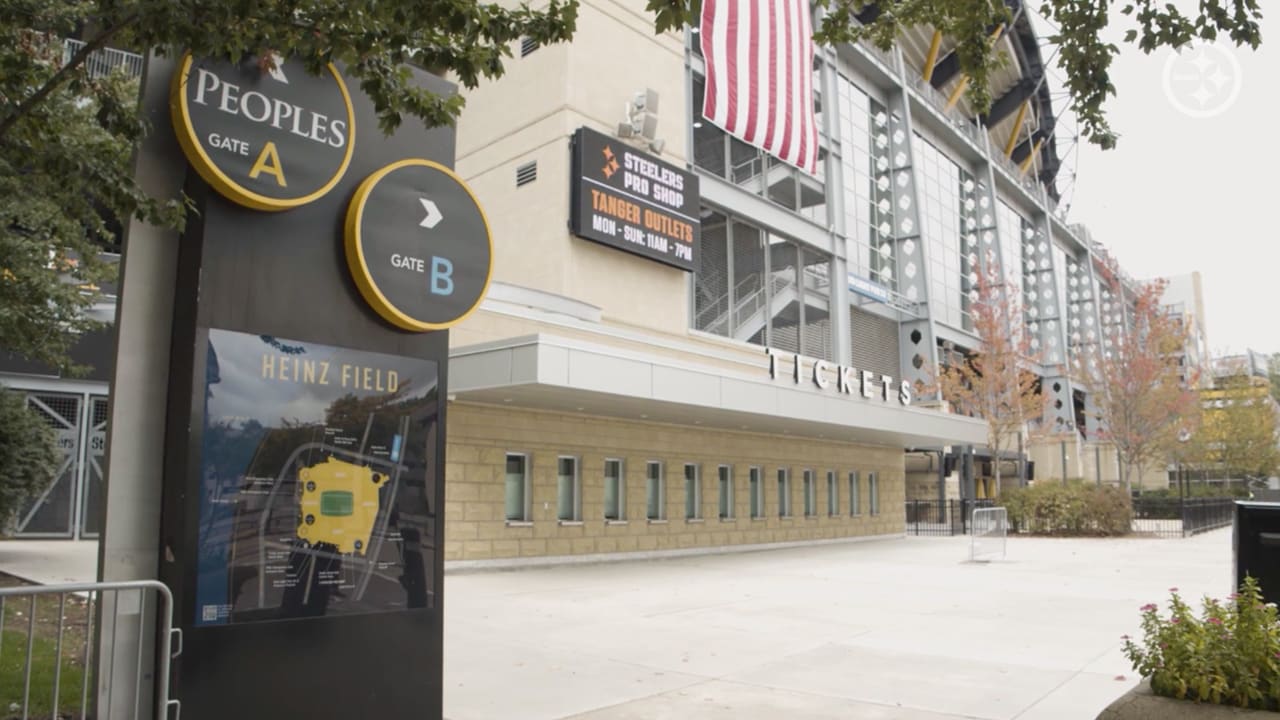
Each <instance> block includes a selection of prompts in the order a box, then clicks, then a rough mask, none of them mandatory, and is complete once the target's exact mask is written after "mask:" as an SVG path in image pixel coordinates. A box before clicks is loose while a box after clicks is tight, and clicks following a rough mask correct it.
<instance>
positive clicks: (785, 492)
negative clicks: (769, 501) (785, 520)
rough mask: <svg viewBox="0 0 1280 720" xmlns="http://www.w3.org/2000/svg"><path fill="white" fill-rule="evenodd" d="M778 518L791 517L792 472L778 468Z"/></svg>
mask: <svg viewBox="0 0 1280 720" xmlns="http://www.w3.org/2000/svg"><path fill="white" fill-rule="evenodd" d="M778 517H791V472H790V471H789V470H787V469H786V468H778Z"/></svg>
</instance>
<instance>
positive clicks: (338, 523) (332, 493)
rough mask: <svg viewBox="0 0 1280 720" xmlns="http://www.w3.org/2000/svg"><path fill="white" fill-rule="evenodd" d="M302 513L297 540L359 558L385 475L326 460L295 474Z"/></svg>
mask: <svg viewBox="0 0 1280 720" xmlns="http://www.w3.org/2000/svg"><path fill="white" fill-rule="evenodd" d="M298 479H299V480H300V481H301V483H302V503H301V505H302V512H301V517H300V518H299V522H298V538H299V539H302V540H305V541H307V542H309V543H311V544H312V545H316V544H318V543H327V544H329V545H335V546H337V548H338V552H341V553H357V554H360V555H363V554H364V552H365V549H367V548H368V547H369V535H370V534H371V533H372V532H373V523H374V521H375V520H377V518H378V488H379V487H381V485H382V483H383V482H385V481H386V479H387V476H386V475H382V474H379V473H376V472H374V471H373V470H371V469H369V468H367V467H364V466H363V465H356V464H353V463H349V462H343V461H342V460H338V459H335V458H333V457H330V458H328V459H326V460H325V461H324V462H322V463H318V464H316V465H312V466H311V467H307V468H303V469H302V470H301V471H300V472H299V473H298Z"/></svg>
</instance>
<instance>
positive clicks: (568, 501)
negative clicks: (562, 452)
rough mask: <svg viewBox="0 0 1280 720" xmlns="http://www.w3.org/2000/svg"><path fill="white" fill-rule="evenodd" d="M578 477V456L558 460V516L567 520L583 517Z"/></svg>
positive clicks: (576, 519) (574, 520) (572, 520)
mask: <svg viewBox="0 0 1280 720" xmlns="http://www.w3.org/2000/svg"><path fill="white" fill-rule="evenodd" d="M580 485H581V484H580V482H579V478H578V458H576V457H563V456H562V457H560V458H558V459H557V460H556V518H558V519H560V520H563V521H565V522H576V521H578V520H581V519H582V488H581V486H580Z"/></svg>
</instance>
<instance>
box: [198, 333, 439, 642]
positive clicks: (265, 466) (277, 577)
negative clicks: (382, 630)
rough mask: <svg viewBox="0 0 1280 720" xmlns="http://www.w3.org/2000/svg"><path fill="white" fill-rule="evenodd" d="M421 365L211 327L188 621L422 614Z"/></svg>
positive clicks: (427, 393)
mask: <svg viewBox="0 0 1280 720" xmlns="http://www.w3.org/2000/svg"><path fill="white" fill-rule="evenodd" d="M437 377H438V376H437V372H436V365H435V363H434V362H432V361H430V360H424V359H415V358H404V357H397V356H393V355H385V354H381V353H373V352H364V351H358V350H350V349H344V348H337V347H331V346H327V345H321V344H317V343H308V342H298V341H294V340H288V339H284V338H275V337H270V336H261V335H252V334H248V333H240V332H231V331H226V330H218V329H211V330H210V331H209V350H208V358H207V364H206V370H205V398H206V402H205V417H204V433H203V440H202V447H201V464H200V467H201V480H200V483H201V485H200V518H199V545H198V547H199V553H200V556H199V561H198V563H197V565H198V577H197V587H196V604H195V609H196V615H197V616H196V617H195V618H193V622H194V624H196V625H223V624H232V623H245V622H253V621H261V620H284V619H295V618H301V617H319V616H326V615H339V614H359V613H376V612H389V611H397V610H404V609H409V608H431V607H433V602H432V601H433V597H434V593H435V588H432V587H429V584H430V577H431V565H430V563H431V562H432V559H431V553H432V552H433V551H434V548H432V547H430V546H429V543H430V538H432V537H434V531H433V527H432V524H433V523H435V522H436V521H437V516H436V514H435V512H434V509H433V508H432V507H431V506H430V505H431V500H432V499H433V498H434V497H435V488H434V487H431V484H432V482H431V478H430V475H429V473H428V472H427V468H428V458H427V453H428V452H429V450H428V448H429V443H428V439H429V436H431V435H432V434H433V431H434V430H435V425H436V423H437V419H438V413H437V400H438V392H437V390H438V383H437Z"/></svg>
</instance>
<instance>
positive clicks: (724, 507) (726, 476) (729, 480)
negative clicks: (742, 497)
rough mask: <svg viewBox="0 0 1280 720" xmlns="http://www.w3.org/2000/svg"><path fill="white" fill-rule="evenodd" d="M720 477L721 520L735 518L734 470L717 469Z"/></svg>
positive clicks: (725, 467) (723, 467) (727, 467)
mask: <svg viewBox="0 0 1280 720" xmlns="http://www.w3.org/2000/svg"><path fill="white" fill-rule="evenodd" d="M717 473H719V475H720V519H721V520H728V519H730V518H732V517H733V468H732V467H730V466H728V465H721V466H720V467H719V468H718V469H717Z"/></svg>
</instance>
